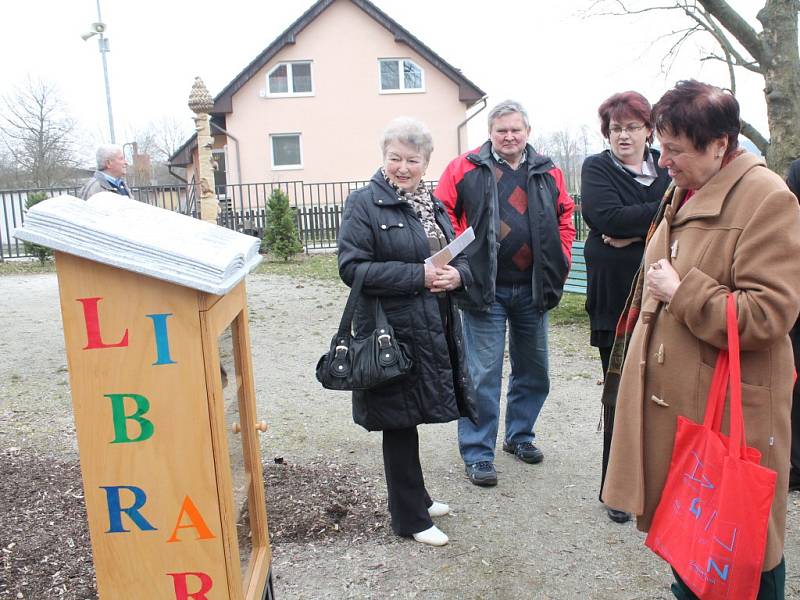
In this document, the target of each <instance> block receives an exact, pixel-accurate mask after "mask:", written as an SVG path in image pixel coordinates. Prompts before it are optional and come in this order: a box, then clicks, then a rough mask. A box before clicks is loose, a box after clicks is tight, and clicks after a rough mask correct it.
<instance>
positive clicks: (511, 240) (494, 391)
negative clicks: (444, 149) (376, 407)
mask: <svg viewBox="0 0 800 600" xmlns="http://www.w3.org/2000/svg"><path fill="white" fill-rule="evenodd" d="M530 132H531V127H530V122H529V120H528V113H527V112H526V111H525V109H524V108H523V107H522V106H521V105H520V104H519V103H518V102H514V101H512V100H507V101H505V102H501V103H500V104H498V105H497V106H495V107H494V108H493V109H492V110H491V112H490V113H489V140H488V141H486V142H485V143H484V144H483V145H482V146H481V147H480V148H477V149H475V150H473V151H472V152H467V153H466V154H463V155H462V156H459V157H457V158H455V159H454V160H453V161H452V162H451V163H450V164H449V165H448V166H447V168H446V169H445V172H444V173H443V174H442V176H441V178H440V179H439V185H438V187H437V188H436V191H435V192H434V193H435V195H436V197H437V198H439V199H440V200H441V201H442V202H443V203H444V205H445V206H446V207H447V210H448V212H449V213H450V219H451V221H452V222H453V226H454V228H455V230H456V233H459V234H460V233H461V232H462V231H464V229H466V228H467V227H472V228H473V230H474V233H475V240H474V241H473V242H472V243H471V244H469V246H467V248H466V249H465V250H464V252H465V253H466V255H467V257H468V259H469V263H470V266H471V267H472V273H473V276H474V278H475V280H474V281H473V284H472V285H471V286H469V289H466V290H464V291H463V292H462V293H460V294H457V295H456V301H457V303H458V305H459V307H460V308H461V309H462V311H463V312H462V316H463V322H464V345H465V350H466V355H467V365H468V368H469V371H470V375H471V377H472V381H473V383H474V384H475V395H476V399H477V405H478V424H477V425H473V424H472V422H471V421H470V420H469V419H463V418H462V419H460V420H459V422H458V444H459V448H460V450H461V456H462V458H463V459H464V464H465V470H466V474H467V477H469V480H470V481H471V482H472V483H473V484H475V485H480V486H492V485H496V484H497V471H496V470H495V467H494V456H495V444H496V441H497V430H498V424H499V417H500V387H501V378H502V370H503V354H504V350H505V338H506V326H508V331H509V358H510V361H511V374H510V377H509V380H508V381H509V383H508V393H507V394H506V419H505V421H506V427H505V434H504V436H503V450H504V451H505V452H508V453H510V454H513V455H514V456H516V457H517V458H518V459H519V460H521V461H523V462H526V463H529V464H535V463H539V462H541V461H542V459H543V458H544V453H543V452H542V451H541V450H540V449H539V448H537V447H536V446H535V445H534V444H533V440H534V431H533V429H534V426H535V424H536V418H537V417H538V416H539V411H540V410H541V409H542V405H543V404H544V401H545V399H546V398H547V395H548V393H549V391H550V379H549V375H548V347H547V311H549V310H550V309H551V308H553V307H555V306H556V305H557V304H558V302H559V300H560V299H561V292H562V290H563V287H564V281H565V280H566V278H567V273H568V272H569V266H570V260H571V250H572V240H573V239H574V238H575V227H574V226H573V224H572V213H573V212H574V209H575V206H574V203H573V201H572V198H571V197H570V196H569V195H568V194H567V192H566V190H565V188H564V176H563V175H562V173H561V171H560V170H559V169H557V168H556V167H555V165H553V162H552V161H551V160H550V159H549V158H548V157H546V156H542V155H541V154H538V153H537V152H536V151H535V150H534V149H533V147H532V146H531V145H530V144H528V136H529V135H530Z"/></svg>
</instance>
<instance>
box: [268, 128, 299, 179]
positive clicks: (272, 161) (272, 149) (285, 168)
mask: <svg viewBox="0 0 800 600" xmlns="http://www.w3.org/2000/svg"><path fill="white" fill-rule="evenodd" d="M295 136H296V137H297V145H298V146H299V148H300V164H297V165H276V164H275V146H274V145H273V143H272V140H273V139H275V138H282V137H295ZM269 158H270V165H271V167H272V170H273V171H298V170H300V169H302V168H303V134H302V133H300V132H299V131H295V132H289V133H270V134H269Z"/></svg>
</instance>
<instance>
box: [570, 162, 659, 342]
mask: <svg viewBox="0 0 800 600" xmlns="http://www.w3.org/2000/svg"><path fill="white" fill-rule="evenodd" d="M650 152H651V154H652V156H653V162H654V164H656V165H658V158H659V153H658V151H656V150H650ZM656 169H657V171H658V178H657V179H656V180H655V181H654V182H653V183H651V184H650V185H649V186H645V185H642V184H641V183H639V182H638V181H636V179H635V178H634V176H633V174H632V173H631V172H630V171H628V170H627V169H624V168H623V167H621V166H620V165H618V164H617V163H616V162H614V160H613V159H612V158H611V151H610V150H605V151H604V152H601V153H600V154H595V155H593V156H589V157H587V158H586V160H585V161H584V162H583V167H582V169H581V212H582V213H583V220H584V221H585V222H586V224H587V225H588V226H589V236H588V237H587V238H586V243H585V245H584V250H583V253H584V257H585V258H586V274H587V280H588V281H587V291H586V311H587V312H588V313H589V320H590V322H591V328H592V331H593V332H597V331H605V332H613V331H614V329H615V328H616V326H617V320H618V319H619V315H620V313H621V312H622V309H623V308H624V306H625V300H626V299H627V298H628V292H629V291H630V289H631V284H632V282H633V277H634V275H636V271H637V270H638V269H639V264H640V263H641V261H642V253H643V252H644V241H641V242H635V243H633V244H631V245H629V246H625V247H624V248H614V247H613V246H609V245H608V244H605V243H603V238H602V236H603V234H605V235H610V236H611V237H616V238H627V237H641V238H642V240H644V237H645V235H647V229H648V227H649V226H650V221H652V220H653V216H654V215H655V213H656V209H657V208H658V204H659V201H660V200H661V197H662V196H663V195H664V192H665V191H666V189H667V186H668V185H669V181H670V180H669V176H668V175H667V171H666V169H662V168H660V167H658V166H656ZM606 337H607V338H612V340H613V335H612V334H611V333H609V334H608V335H606ZM609 343H610V342H609Z"/></svg>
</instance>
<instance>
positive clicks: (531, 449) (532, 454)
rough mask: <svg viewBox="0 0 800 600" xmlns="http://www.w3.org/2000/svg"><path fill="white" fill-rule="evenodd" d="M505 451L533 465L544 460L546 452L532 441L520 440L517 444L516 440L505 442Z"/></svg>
mask: <svg viewBox="0 0 800 600" xmlns="http://www.w3.org/2000/svg"><path fill="white" fill-rule="evenodd" d="M503 451H504V452H508V453H509V454H513V455H514V456H516V457H517V458H518V459H520V460H521V461H522V462H526V463H530V464H532V465H535V464H536V463H540V462H542V461H543V460H544V452H542V451H541V450H539V449H538V448H537V447H536V446H534V445H533V444H531V443H530V442H519V443H517V444H515V443H514V442H503Z"/></svg>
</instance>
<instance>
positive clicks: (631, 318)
mask: <svg viewBox="0 0 800 600" xmlns="http://www.w3.org/2000/svg"><path fill="white" fill-rule="evenodd" d="M677 189H678V188H676V187H675V184H674V183H671V184H670V185H669V187H668V188H667V191H666V192H664V196H663V198H662V199H661V203H660V204H659V205H658V210H657V211H656V215H655V217H653V220H652V221H651V223H650V228H649V229H648V230H647V236H646V237H645V242H644V245H645V252H644V253H642V263H641V264H640V265H639V270H638V271H636V276H635V277H634V278H633V285H632V286H631V291H630V293H629V294H628V299H627V300H626V301H625V308H624V309H623V310H622V314H621V315H620V317H619V321H617V329H616V331H614V345H613V346H612V347H611V356H610V358H609V361H608V371H607V372H606V376H605V382H604V385H603V397H602V402H603V406H606V407H614V406H616V404H617V393H618V392H619V384H620V379H621V376H622V364H623V362H625V356H626V355H627V353H628V344H629V343H630V341H631V335H632V334H633V328H634V327H636V321H638V320H639V313H640V312H641V310H642V293H643V291H644V277H645V271H646V269H645V265H644V256H645V253H646V252H647V246H648V244H649V243H650V238H652V237H653V234H654V233H655V231H656V229H657V228H658V226H659V224H660V223H661V221H662V220H663V219H664V213H665V212H666V209H667V206H669V204H670V203H671V201H672V197H673V195H675V191H676V190H677ZM683 192H685V190H678V193H679V194H681V195H683ZM605 425H606V427H608V426H610V424H608V423H606V424H605Z"/></svg>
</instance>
